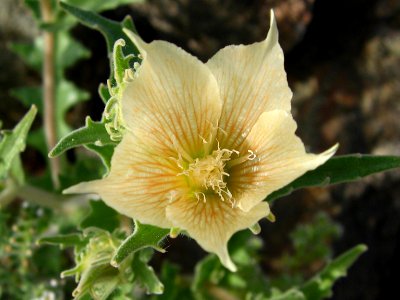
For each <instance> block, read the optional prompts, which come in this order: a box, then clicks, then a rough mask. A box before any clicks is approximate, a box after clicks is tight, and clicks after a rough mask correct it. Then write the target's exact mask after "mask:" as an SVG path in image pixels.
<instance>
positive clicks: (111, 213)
mask: <svg viewBox="0 0 400 300" xmlns="http://www.w3.org/2000/svg"><path fill="white" fill-rule="evenodd" d="M90 209H91V210H90V213H89V214H88V215H87V216H86V217H85V219H84V220H83V221H82V223H81V225H80V227H81V228H88V227H98V228H101V229H105V230H107V231H110V232H112V231H113V230H114V229H116V228H118V226H119V223H120V222H119V218H118V217H119V214H118V213H117V212H116V211H115V210H113V209H112V208H111V207H109V206H107V205H105V204H104V202H103V201H94V200H91V201H90Z"/></svg>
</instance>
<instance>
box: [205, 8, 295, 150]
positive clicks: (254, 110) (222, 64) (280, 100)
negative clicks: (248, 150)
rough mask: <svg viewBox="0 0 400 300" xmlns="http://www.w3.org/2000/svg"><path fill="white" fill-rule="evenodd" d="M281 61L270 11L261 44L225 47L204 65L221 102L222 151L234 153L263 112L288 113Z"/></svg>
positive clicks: (287, 96)
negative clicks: (280, 111)
mask: <svg viewBox="0 0 400 300" xmlns="http://www.w3.org/2000/svg"><path fill="white" fill-rule="evenodd" d="M283 60H284V58H283V51H282V49H281V47H280V45H279V44H278V29H277V26H276V21H275V17H274V14H273V12H272V11H271V26H270V30H269V32H268V36H267V38H266V39H265V40H264V41H262V42H259V43H255V44H252V45H248V46H244V45H240V46H228V47H226V48H224V49H222V50H220V51H219V52H218V53H217V54H216V55H215V56H214V57H212V58H211V59H210V60H209V61H208V62H207V66H208V67H209V68H210V69H211V71H212V72H213V73H214V75H215V77H216V79H217V82H218V85H219V87H220V93H221V99H222V102H223V107H222V114H221V118H220V120H219V127H220V128H221V129H222V130H221V131H220V134H219V135H218V140H219V142H220V144H221V146H222V147H223V148H231V149H237V148H238V145H240V144H241V143H242V142H243V141H244V139H245V138H246V136H247V135H248V133H249V132H250V130H251V128H252V127H253V125H254V124H255V123H256V121H257V120H258V118H259V116H260V115H261V114H262V113H263V112H265V111H270V110H274V109H281V110H285V111H290V100H291V98H292V92H291V90H290V88H289V86H288V83H287V79H286V73H285V70H284V65H283ZM224 131H225V132H224Z"/></svg>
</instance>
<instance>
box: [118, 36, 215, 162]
mask: <svg viewBox="0 0 400 300" xmlns="http://www.w3.org/2000/svg"><path fill="white" fill-rule="evenodd" d="M126 33H127V34H129V36H130V38H131V39H132V40H134V43H135V44H136V45H137V46H138V47H139V50H140V53H141V54H142V56H143V62H142V65H141V67H140V68H139V70H138V76H137V78H135V79H134V80H132V82H131V83H129V84H128V85H127V87H126V90H125V91H124V93H123V96H122V112H123V116H124V119H125V123H126V126H127V127H128V128H129V129H130V130H132V131H134V132H138V131H140V132H145V133H146V134H150V135H153V138H154V140H155V141H156V142H157V144H158V145H159V146H160V147H162V148H167V149H173V150H177V151H178V152H179V153H180V154H181V155H182V156H184V157H186V158H187V159H189V158H190V157H192V158H195V157H198V156H201V155H203V154H204V153H201V151H202V150H203V138H208V136H209V134H210V133H211V132H212V130H214V129H215V128H216V124H217V122H218V118H219V116H220V113H221V106H222V102H221V101H220V98H219V89H218V85H217V82H216V80H215V78H214V76H213V74H212V73H211V72H210V70H209V69H208V68H207V67H206V66H205V65H204V64H203V63H202V62H201V61H199V60H198V59H197V58H195V57H194V56H192V55H190V54H188V53H187V52H185V51H184V50H182V49H181V48H178V47H177V46H175V45H173V44H171V43H168V42H164V41H154V42H152V43H150V44H147V43H145V42H143V41H142V40H141V39H140V37H138V36H137V35H135V34H134V33H132V32H129V31H126Z"/></svg>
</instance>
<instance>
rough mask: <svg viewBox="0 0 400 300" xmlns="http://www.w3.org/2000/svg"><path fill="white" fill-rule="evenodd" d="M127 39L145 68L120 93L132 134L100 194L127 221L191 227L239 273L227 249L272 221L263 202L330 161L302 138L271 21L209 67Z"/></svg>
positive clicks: (162, 45) (164, 46)
mask: <svg viewBox="0 0 400 300" xmlns="http://www.w3.org/2000/svg"><path fill="white" fill-rule="evenodd" d="M129 36H130V37H131V38H132V40H133V41H134V43H135V45H137V46H138V48H139V50H140V52H141V54H142V56H143V62H142V65H141V67H140V69H139V70H138V76H137V78H135V79H134V80H132V82H130V83H129V84H127V86H126V89H125V91H124V93H123V96H122V102H121V105H122V113H123V118H124V121H125V127H126V131H125V134H124V136H123V138H122V141H121V143H120V144H119V145H118V146H117V147H116V149H115V152H114V156H113V158H112V162H111V170H110V173H109V174H108V176H107V177H106V178H104V179H101V180H96V181H91V182H84V183H80V184H78V185H76V186H74V187H72V188H70V189H68V190H67V192H69V193H97V194H99V195H100V196H101V198H102V199H103V200H104V201H105V202H106V203H107V204H108V205H110V206H111V207H113V208H115V209H116V210H117V211H119V212H120V213H122V214H125V215H127V216H130V217H132V218H134V219H137V220H139V221H140V222H142V223H148V224H152V225H156V226H160V227H164V228H179V229H181V230H185V231H186V232H187V233H188V234H189V235H190V236H191V237H192V238H194V239H195V240H196V241H197V242H198V243H199V244H200V245H201V246H202V247H203V248H204V249H205V250H207V251H209V252H214V253H216V254H217V255H218V257H219V258H220V260H221V262H222V263H223V264H224V266H226V267H227V268H229V269H230V270H235V265H234V264H233V262H232V261H231V259H230V257H229V254H228V251H227V242H228V240H229V239H230V237H231V236H232V235H233V234H234V233H235V232H237V231H239V230H242V229H245V228H248V227H251V226H252V225H254V224H257V222H258V221H259V220H260V219H261V218H263V217H266V216H268V215H269V214H270V209H269V206H268V203H267V202H263V200H264V199H265V197H266V196H268V195H269V194H270V193H272V192H273V191H276V190H278V189H279V188H281V187H283V186H285V185H286V184H288V183H290V182H291V181H293V180H294V179H295V178H297V177H299V176H301V175H302V174H304V173H305V172H306V171H308V170H312V169H315V168H316V167H317V166H319V165H321V164H323V163H324V162H325V161H326V160H328V159H329V158H330V157H331V156H332V155H333V154H334V152H335V150H336V147H333V148H332V149H330V150H328V151H326V152H324V153H322V154H320V155H314V154H307V153H306V151H305V149H304V145H303V143H302V142H301V140H300V139H299V138H298V137H297V136H296V135H295V131H296V122H295V121H294V120H293V118H292V115H291V114H290V100H291V97H292V92H291V91H290V88H289V86H288V83H287V79H286V73H285V71H284V66H283V52H282V49H281V47H280V46H279V44H278V32H277V27H276V22H275V19H274V16H273V14H271V27H270V31H269V33H268V36H267V38H266V39H265V40H264V41H262V42H259V43H255V44H252V45H249V46H243V45H240V46H228V47H226V48H224V49H222V50H220V51H219V52H218V53H217V54H216V55H215V56H213V57H212V58H211V59H210V60H209V61H208V62H207V63H206V64H203V63H202V62H200V61H199V60H198V59H197V58H195V57H193V56H192V55H190V54H188V53H187V52H185V51H184V50H182V49H181V48H178V47H177V46H175V45H173V44H170V43H168V42H164V41H154V42H152V43H149V44H148V43H145V42H144V41H142V40H141V39H140V37H138V36H137V35H135V34H134V33H129Z"/></svg>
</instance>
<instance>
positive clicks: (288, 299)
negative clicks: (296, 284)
mask: <svg viewBox="0 0 400 300" xmlns="http://www.w3.org/2000/svg"><path fill="white" fill-rule="evenodd" d="M268 300H311V299H308V298H306V297H305V296H304V294H303V293H302V292H301V291H299V290H298V289H296V288H293V289H290V290H288V291H286V292H284V293H283V294H278V295H275V296H272V297H270V298H268Z"/></svg>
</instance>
